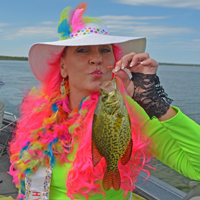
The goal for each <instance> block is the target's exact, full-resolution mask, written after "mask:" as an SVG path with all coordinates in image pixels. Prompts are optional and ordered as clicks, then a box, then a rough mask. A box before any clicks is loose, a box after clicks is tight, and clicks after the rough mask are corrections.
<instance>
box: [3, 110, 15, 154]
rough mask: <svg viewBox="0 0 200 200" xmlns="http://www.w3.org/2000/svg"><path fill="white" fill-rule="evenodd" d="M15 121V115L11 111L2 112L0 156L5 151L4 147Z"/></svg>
mask: <svg viewBox="0 0 200 200" xmlns="http://www.w3.org/2000/svg"><path fill="white" fill-rule="evenodd" d="M16 123H17V117H16V116H15V115H14V114H13V113H9V112H6V111H5V112H4V117H3V121H2V127H0V134H1V137H0V157H1V156H2V154H4V153H5V152H6V149H7V148H6V147H7V144H8V142H9V139H10V137H11V135H12V131H13V129H14V127H15V126H16Z"/></svg>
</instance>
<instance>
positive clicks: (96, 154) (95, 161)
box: [92, 140, 103, 167]
mask: <svg viewBox="0 0 200 200" xmlns="http://www.w3.org/2000/svg"><path fill="white" fill-rule="evenodd" d="M102 157H103V156H102V155H101V154H100V153H99V151H98V149H97V147H96V145H95V143H94V141H93V140H92V162H93V166H94V167H95V166H96V165H97V164H98V163H99V161H100V160H101V158H102Z"/></svg>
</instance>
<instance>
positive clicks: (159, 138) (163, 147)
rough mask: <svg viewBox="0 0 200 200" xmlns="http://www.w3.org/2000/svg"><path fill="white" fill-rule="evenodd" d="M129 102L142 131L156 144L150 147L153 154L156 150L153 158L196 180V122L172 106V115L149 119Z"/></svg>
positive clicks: (199, 159)
mask: <svg viewBox="0 0 200 200" xmlns="http://www.w3.org/2000/svg"><path fill="white" fill-rule="evenodd" d="M127 98H128V99H129V97H127ZM128 101H129V102H130V101H132V99H131V100H130V99H129V100H128ZM132 102H133V104H134V105H135V107H136V110H137V113H138V115H142V116H143V120H142V123H143V125H144V128H143V132H144V133H145V134H146V135H147V136H148V137H150V138H151V140H152V141H153V142H154V143H155V144H156V147H155V148H154V149H153V151H154V152H153V153H156V152H157V153H156V158H157V159H159V160H160V161H161V162H163V163H165V164H166V165H168V166H169V167H171V168H172V169H174V170H176V171H178V172H179V173H180V174H183V175H184V176H186V177H189V178H191V179H194V180H198V181H200V125H198V124H197V123H196V122H194V121H193V120H191V119H190V118H189V117H187V116H186V115H185V114H183V113H182V112H181V111H180V109H179V108H176V107H173V106H172V108H173V109H175V110H176V111H177V114H176V116H174V117H173V118H171V119H169V120H166V121H159V120H158V119H157V118H153V119H152V120H150V119H149V117H148V115H147V114H146V112H145V111H144V110H143V109H142V108H141V107H140V106H139V105H138V104H137V103H136V102H135V101H132Z"/></svg>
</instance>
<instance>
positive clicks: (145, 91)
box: [131, 72, 172, 119]
mask: <svg viewBox="0 0 200 200" xmlns="http://www.w3.org/2000/svg"><path fill="white" fill-rule="evenodd" d="M131 74H132V78H131V80H132V81H133V84H134V92H133V96H132V98H133V99H134V100H135V101H136V102H137V103H138V104H139V105H140V106H141V107H143V108H144V110H145V111H146V113H147V114H148V115H149V117H150V118H152V117H153V116H155V117H157V118H159V119H162V116H164V115H166V114H167V112H168V110H169V109H170V103H171V102H172V99H170V98H168V97H167V94H166V93H165V91H164V89H163V87H162V86H160V81H159V78H158V76H157V75H156V74H143V73H133V72H132V73H131Z"/></svg>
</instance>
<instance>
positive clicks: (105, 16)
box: [98, 15, 172, 21]
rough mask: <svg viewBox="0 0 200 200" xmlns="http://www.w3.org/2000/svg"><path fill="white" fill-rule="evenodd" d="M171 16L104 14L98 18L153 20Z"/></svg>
mask: <svg viewBox="0 0 200 200" xmlns="http://www.w3.org/2000/svg"><path fill="white" fill-rule="evenodd" d="M170 17H172V16H143V17H134V16H129V15H124V16H118V15H104V16H100V17H98V19H100V20H103V21H104V20H116V21H117V20H153V19H166V18H170Z"/></svg>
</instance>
